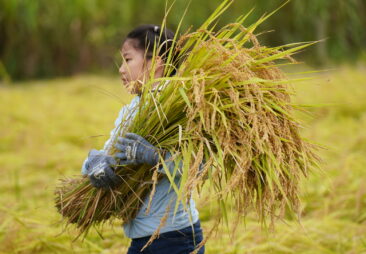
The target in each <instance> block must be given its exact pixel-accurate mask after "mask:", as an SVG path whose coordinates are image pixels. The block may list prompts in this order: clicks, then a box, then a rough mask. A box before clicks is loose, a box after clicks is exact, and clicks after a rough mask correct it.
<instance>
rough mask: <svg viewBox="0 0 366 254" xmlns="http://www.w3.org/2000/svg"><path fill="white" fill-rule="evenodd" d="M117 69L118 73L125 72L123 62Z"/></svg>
mask: <svg viewBox="0 0 366 254" xmlns="http://www.w3.org/2000/svg"><path fill="white" fill-rule="evenodd" d="M118 71H119V73H120V74H125V68H124V67H123V64H121V66H120V67H119V69H118Z"/></svg>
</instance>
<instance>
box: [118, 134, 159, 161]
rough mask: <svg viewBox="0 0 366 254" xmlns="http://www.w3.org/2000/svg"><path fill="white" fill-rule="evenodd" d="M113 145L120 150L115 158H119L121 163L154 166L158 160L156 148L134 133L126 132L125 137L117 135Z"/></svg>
mask: <svg viewBox="0 0 366 254" xmlns="http://www.w3.org/2000/svg"><path fill="white" fill-rule="evenodd" d="M115 147H116V148H117V149H118V150H119V151H120V152H118V153H117V154H116V155H115V158H118V159H120V164H121V165H138V164H149V165H151V166H155V165H156V164H157V163H158V162H159V150H158V148H156V147H155V146H153V145H152V144H150V143H149V142H148V141H147V140H146V139H144V138H143V137H141V136H139V135H137V134H135V133H127V134H126V136H125V137H119V138H118V140H117V143H116V144H115Z"/></svg>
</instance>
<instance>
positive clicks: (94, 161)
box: [85, 149, 121, 189]
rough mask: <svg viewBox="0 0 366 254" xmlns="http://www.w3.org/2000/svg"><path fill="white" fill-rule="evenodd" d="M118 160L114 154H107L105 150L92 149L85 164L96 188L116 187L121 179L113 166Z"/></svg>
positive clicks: (91, 181)
mask: <svg viewBox="0 0 366 254" xmlns="http://www.w3.org/2000/svg"><path fill="white" fill-rule="evenodd" d="M116 164H117V163H116V161H115V159H114V158H113V157H112V156H109V155H105V154H104V152H103V151H98V150H94V149H93V150H91V151H90V152H89V156H88V160H87V162H86V164H85V168H86V172H87V174H88V177H89V180H90V183H91V184H92V185H93V186H94V187H96V188H103V189H109V188H115V187H116V186H117V185H118V184H120V183H121V179H120V178H119V176H117V175H116V174H115V173H114V168H113V166H114V165H116Z"/></svg>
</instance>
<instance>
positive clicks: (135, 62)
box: [82, 25, 204, 254]
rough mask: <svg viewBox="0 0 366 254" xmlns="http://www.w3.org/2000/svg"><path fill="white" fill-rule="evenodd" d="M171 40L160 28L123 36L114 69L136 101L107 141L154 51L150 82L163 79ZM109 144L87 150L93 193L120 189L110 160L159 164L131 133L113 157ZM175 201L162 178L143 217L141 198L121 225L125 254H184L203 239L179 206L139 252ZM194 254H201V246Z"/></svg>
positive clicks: (193, 214)
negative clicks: (119, 62)
mask: <svg viewBox="0 0 366 254" xmlns="http://www.w3.org/2000/svg"><path fill="white" fill-rule="evenodd" d="M173 39H174V33H173V32H172V31H171V30H169V29H164V31H162V33H161V29H160V27H159V26H155V25H142V26H139V27H137V28H136V29H134V30H133V31H131V32H130V33H129V34H128V35H127V38H126V39H125V41H124V43H123V45H122V49H121V54H122V56H123V59H124V61H123V63H122V65H121V67H120V68H119V72H120V74H121V79H122V81H123V84H124V85H126V87H127V88H128V90H129V91H130V92H131V93H133V94H137V96H136V97H134V98H133V100H132V101H131V103H130V104H129V105H126V106H124V107H123V108H122V109H121V111H120V113H119V116H118V118H117V120H116V122H115V126H116V127H115V129H114V130H112V132H111V137H114V136H115V134H116V132H117V131H118V128H119V126H121V124H122V125H123V126H124V127H125V126H127V125H128V124H129V122H130V121H131V119H132V118H133V117H134V115H135V114H136V110H137V109H138V103H139V100H140V96H139V94H140V93H141V87H142V85H143V84H144V81H145V80H146V79H147V78H148V75H149V73H150V70H151V65H152V54H153V50H154V47H155V48H156V49H158V50H157V57H156V66H157V67H156V69H155V73H154V75H155V78H158V77H162V76H163V75H164V64H165V63H166V57H167V52H169V50H170V48H171V47H172V44H173ZM173 74H174V71H173ZM153 89H154V88H153ZM111 139H112V138H110V139H109V140H108V141H107V142H106V144H105V146H104V149H103V150H101V151H97V150H92V151H90V153H89V156H88V158H87V159H86V160H85V162H84V164H83V168H82V173H83V174H86V175H88V177H89V179H90V181H91V184H92V185H93V186H95V187H97V188H114V187H115V186H116V185H118V184H120V179H119V178H118V176H116V174H115V173H114V168H113V167H114V165H116V164H117V163H116V160H115V158H118V159H119V164H125V165H130V164H134V165H136V164H144V163H146V164H149V165H151V166H155V165H156V164H157V163H158V161H159V156H158V148H157V147H155V146H153V145H152V144H150V143H149V142H148V141H147V140H145V139H144V138H143V137H141V136H139V135H137V134H135V133H127V134H126V135H125V137H119V138H118V142H117V143H116V145H115V148H117V150H118V152H117V153H116V155H115V158H113V157H111V156H109V155H107V153H106V152H105V151H106V150H108V148H109V147H110V146H111V144H112V141H111ZM160 153H161V151H160ZM170 156H171V155H170V154H169V152H167V153H165V161H166V163H167V166H168V169H169V170H170V171H171V172H172V173H173V170H174V163H173V162H170V160H169V158H170ZM158 171H159V172H161V173H163V174H164V172H165V171H164V169H163V168H162V167H160V168H159V170H158ZM177 175H178V174H177ZM179 177H180V176H179V175H178V176H177V177H176V178H175V179H174V181H175V182H176V184H179ZM176 199H177V195H176V193H175V191H174V190H173V188H170V182H169V180H168V178H167V177H165V176H164V177H162V178H161V180H159V182H158V183H157V185H156V192H155V194H154V196H153V199H152V203H151V207H150V210H149V212H148V213H147V214H146V209H147V204H148V200H149V195H147V196H146V197H145V200H144V202H143V204H142V205H141V209H140V210H139V212H138V214H137V216H136V217H135V218H134V219H133V220H131V221H129V222H127V223H125V224H124V225H123V228H124V232H125V234H126V236H127V237H129V238H132V241H131V246H130V247H129V249H128V252H127V253H128V254H134V253H152V254H153V253H159V254H164V253H169V254H174V253H177V254H178V253H180V254H183V253H190V252H192V251H193V250H194V249H195V248H196V247H197V245H198V244H199V243H200V242H201V241H202V238H203V235H202V230H201V227H200V221H199V218H198V211H197V209H196V208H195V203H194V201H193V200H192V199H191V200H190V201H189V205H188V207H189V209H188V211H187V210H185V209H184V208H183V205H182V204H179V208H178V211H177V212H176V213H175V214H174V212H173V209H170V210H169V212H168V217H167V220H166V223H165V224H164V226H163V227H162V228H161V229H160V235H159V237H158V239H155V240H154V241H153V242H152V243H151V244H150V245H149V246H148V247H146V248H145V249H144V250H143V251H142V252H141V250H142V249H143V247H144V246H145V244H146V243H147V242H148V240H149V239H150V237H151V235H152V234H153V233H154V232H155V231H156V229H157V228H158V227H159V225H160V222H161V219H162V217H163V216H164V215H166V211H167V207H168V206H169V205H170V204H173V205H174V204H175V201H176ZM192 224H193V225H192ZM198 253H199V254H203V253H204V247H202V248H201V249H200V250H199V252H198Z"/></svg>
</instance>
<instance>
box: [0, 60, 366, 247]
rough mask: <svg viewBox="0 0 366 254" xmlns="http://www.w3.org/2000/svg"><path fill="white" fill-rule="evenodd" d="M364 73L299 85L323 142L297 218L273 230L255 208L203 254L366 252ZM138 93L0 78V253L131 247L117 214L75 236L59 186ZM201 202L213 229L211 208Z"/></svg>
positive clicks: (312, 134)
mask: <svg viewBox="0 0 366 254" xmlns="http://www.w3.org/2000/svg"><path fill="white" fill-rule="evenodd" d="M302 68H303V69H307V68H305V67H302ZM307 70H308V69H307ZM296 71H297V72H298V71H299V69H296ZM365 73H366V66H365V65H358V66H353V67H347V66H344V67H337V68H334V69H331V70H328V71H324V72H321V73H314V74H311V76H313V77H314V78H313V79H312V80H310V81H304V82H299V83H295V84H294V91H296V93H297V95H296V96H294V101H295V102H297V103H300V104H304V105H313V107H309V108H306V109H307V110H308V112H309V113H310V114H306V113H301V114H299V117H300V118H301V119H302V123H303V126H304V129H303V136H305V137H306V138H309V139H310V140H312V141H314V142H316V143H318V144H320V145H321V146H322V147H323V148H322V149H321V150H319V155H320V156H321V157H322V159H323V161H322V164H321V167H322V168H321V171H316V172H313V173H312V174H310V175H309V177H308V178H307V179H303V181H302V195H301V198H302V201H303V213H302V218H301V221H300V223H299V222H297V221H294V220H291V219H288V220H285V221H278V222H277V223H276V225H275V229H274V231H266V230H265V229H263V228H261V226H260V225H259V224H258V223H257V221H256V220H255V218H254V217H253V216H252V215H250V216H249V217H248V219H247V220H246V223H245V224H244V223H241V224H239V225H238V227H237V231H236V234H235V235H234V236H232V235H231V234H230V230H228V229H226V228H225V226H224V225H223V226H222V227H220V230H219V231H218V232H216V233H214V234H213V235H212V237H211V239H210V240H209V242H208V243H207V245H206V253H240V254H242V253H309V254H313V253H348V254H359V253H366V74H365ZM304 75H306V76H309V75H308V74H303V75H302V76H304ZM292 76H293V77H294V78H297V77H299V75H292ZM300 76H301V75H300ZM131 98H132V96H131V95H129V94H127V93H126V92H125V90H123V88H122V87H121V85H120V81H119V79H118V77H102V76H76V77H72V78H65V79H53V80H42V81H32V82H25V83H12V84H10V85H1V84H0V102H1V106H0V114H1V117H0V172H1V177H0V193H1V194H0V253H125V252H126V250H127V248H128V245H129V241H130V240H129V239H128V238H126V237H125V236H124V235H123V231H122V227H121V225H120V224H121V222H119V221H114V222H113V225H106V226H105V227H104V230H103V231H102V232H101V233H102V237H103V238H102V237H101V236H100V235H99V234H98V233H97V231H96V230H92V231H91V233H90V234H89V235H88V236H87V237H86V238H85V239H84V240H83V241H82V240H81V239H78V240H75V241H73V240H74V238H75V236H76V235H77V233H76V231H75V230H74V229H73V228H72V227H70V228H68V229H66V230H64V228H63V224H60V223H59V222H60V220H61V216H60V215H59V214H58V213H57V211H56V208H55V207H54V201H53V198H54V194H53V191H54V189H55V186H56V185H57V182H58V179H60V178H63V177H64V176H68V177H71V176H72V175H77V174H79V172H80V167H81V164H82V162H83V160H84V159H85V157H86V156H87V153H88V151H89V150H90V149H92V148H99V149H100V148H101V147H102V145H103V144H104V142H105V141H106V140H107V139H108V135H109V132H110V130H111V129H112V128H113V127H114V120H115V118H116V117H117V115H118V112H119V109H120V108H121V107H122V106H123V105H124V104H126V103H128V102H129V101H130V100H131ZM197 203H198V208H199V211H200V217H201V221H202V225H203V228H204V230H205V234H207V233H208V231H209V229H210V228H211V226H212V223H213V221H214V220H213V217H212V216H213V215H211V214H210V208H209V206H206V205H202V203H201V202H200V201H199V200H197ZM232 222H233V223H234V221H232ZM229 224H230V222H229Z"/></svg>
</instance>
